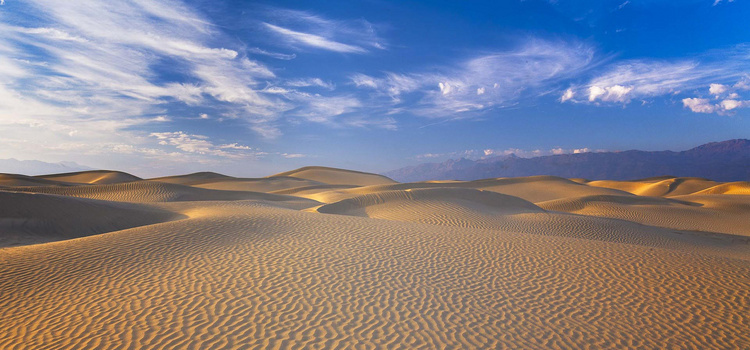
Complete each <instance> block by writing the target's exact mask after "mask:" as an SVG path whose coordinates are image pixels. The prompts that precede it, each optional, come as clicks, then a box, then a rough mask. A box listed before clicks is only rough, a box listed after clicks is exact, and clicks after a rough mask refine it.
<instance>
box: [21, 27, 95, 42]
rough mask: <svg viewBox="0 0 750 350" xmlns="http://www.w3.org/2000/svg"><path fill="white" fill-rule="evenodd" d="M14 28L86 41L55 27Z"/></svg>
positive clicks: (55, 38) (52, 36) (57, 38)
mask: <svg viewBox="0 0 750 350" xmlns="http://www.w3.org/2000/svg"><path fill="white" fill-rule="evenodd" d="M15 29H16V30H17V31H19V32H23V33H28V34H38V35H43V36H46V37H48V38H50V39H54V40H63V41H77V42H86V41H88V40H86V39H84V38H81V37H77V36H74V35H70V34H69V33H66V32H64V31H62V30H59V29H55V28H15Z"/></svg>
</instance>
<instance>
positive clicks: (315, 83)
mask: <svg viewBox="0 0 750 350" xmlns="http://www.w3.org/2000/svg"><path fill="white" fill-rule="evenodd" d="M286 85H287V86H291V87H322V88H325V89H328V90H334V89H336V85H334V84H333V83H331V82H325V81H323V80H322V79H320V78H307V79H294V80H290V81H288V82H286Z"/></svg>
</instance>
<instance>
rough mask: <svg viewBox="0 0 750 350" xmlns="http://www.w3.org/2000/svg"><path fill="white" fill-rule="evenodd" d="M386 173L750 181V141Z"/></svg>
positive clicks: (454, 163) (420, 177) (419, 177)
mask: <svg viewBox="0 0 750 350" xmlns="http://www.w3.org/2000/svg"><path fill="white" fill-rule="evenodd" d="M383 175H385V176H388V177H390V178H392V179H394V180H396V181H400V182H414V181H427V180H478V179H485V178H495V177H517V176H533V175H553V176H560V177H566V178H585V179H589V180H599V179H609V180H633V179H641V178H648V177H656V176H680V177H702V178H707V179H711V180H715V181H749V180H750V140H747V139H736V140H728V141H722V142H712V143H707V144H704V145H701V146H698V147H695V148H692V149H689V150H687V151H681V152H674V151H638V150H630V151H620V152H595V153H594V152H591V153H577V154H560V155H551V156H543V157H534V158H520V157H517V156H515V155H513V154H511V155H508V156H500V157H492V158H485V159H479V160H471V159H466V158H461V159H457V160H454V159H451V160H448V161H445V162H442V163H425V164H420V165H416V166H410V167H406V168H401V169H397V170H393V171H390V172H387V173H384V174H383Z"/></svg>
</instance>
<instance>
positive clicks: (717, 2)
mask: <svg viewBox="0 0 750 350" xmlns="http://www.w3.org/2000/svg"><path fill="white" fill-rule="evenodd" d="M727 2H734V0H727ZM720 3H721V0H714V6H716V5H718V4H720Z"/></svg>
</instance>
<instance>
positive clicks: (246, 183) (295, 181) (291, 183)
mask: <svg viewBox="0 0 750 350" xmlns="http://www.w3.org/2000/svg"><path fill="white" fill-rule="evenodd" d="M193 186H195V187H200V188H208V189H212V190H225V191H253V192H278V191H283V190H290V189H296V188H304V187H310V186H330V185H327V184H324V183H322V182H318V181H312V180H307V179H300V178H296V177H291V176H272V177H266V178H259V179H231V180H225V181H214V182H209V183H204V184H199V185H193Z"/></svg>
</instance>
